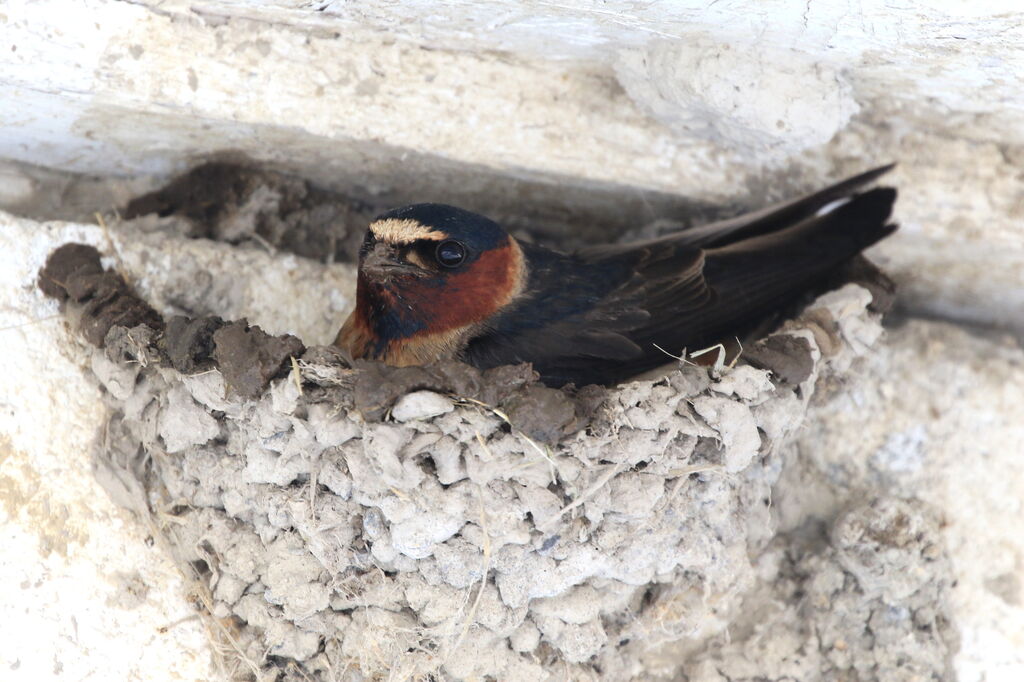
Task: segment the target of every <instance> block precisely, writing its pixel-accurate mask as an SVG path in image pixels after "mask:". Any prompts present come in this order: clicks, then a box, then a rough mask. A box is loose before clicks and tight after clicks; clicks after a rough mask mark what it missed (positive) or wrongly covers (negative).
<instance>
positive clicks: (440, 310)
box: [334, 164, 897, 387]
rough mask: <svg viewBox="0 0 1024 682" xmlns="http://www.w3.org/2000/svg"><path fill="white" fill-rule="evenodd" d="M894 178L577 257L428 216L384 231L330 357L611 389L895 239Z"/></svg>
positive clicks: (747, 326)
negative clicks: (890, 183) (516, 373)
mask: <svg viewBox="0 0 1024 682" xmlns="http://www.w3.org/2000/svg"><path fill="white" fill-rule="evenodd" d="M893 166H894V164H890V165H887V166H882V167H880V168H875V169H874V170H870V171H867V172H865V173H861V174H860V175H857V176H855V177H851V178H849V179H847V180H844V181H842V182H839V183H838V184H834V185H832V186H830V187H827V188H825V189H823V190H820V191H817V192H815V193H812V194H809V195H807V196H803V197H800V198H798V199H795V200H791V201H788V202H784V203H781V204H778V205H775V206H771V207H769V208H766V209H762V210H760V211H756V212H753V213H748V214H746V215H742V216H740V217H738V218H733V219H730V220H725V221H720V222H715V223H711V224H708V225H704V226H701V227H695V228H690V229H683V230H679V231H675V232H671V233H669V234H666V235H664V236H661V237H657V238H653V239H646V240H640V241H635V242H631V243H623V244H618V243H610V244H601V245H592V246H585V247H583V248H581V249H578V250H576V251H573V252H570V253H564V252H560V251H556V250H553V249H549V248H546V247H544V246H540V245H537V244H534V243H530V242H526V241H522V240H519V239H516V238H515V237H513V236H512V235H510V234H509V233H508V232H507V231H506V230H505V229H504V228H503V227H502V226H501V225H499V224H498V223H497V222H495V221H493V220H490V219H489V218H487V217H485V216H482V215H479V214H476V213H473V212H470V211H467V210H464V209H461V208H457V207H455V206H449V205H445V204H437V203H423V204H414V205H410V206H405V207H402V208H397V209H394V210H391V211H388V212H386V213H384V214H382V215H380V216H378V217H377V218H376V219H374V220H373V221H372V222H371V223H370V225H369V228H368V229H367V231H366V235H365V239H364V240H363V242H362V244H361V246H360V249H359V267H358V275H357V283H356V302H355V308H354V310H353V311H352V312H351V314H350V315H349V316H348V318H347V319H346V320H345V322H344V324H343V325H342V327H341V330H340V331H339V333H338V335H337V338H336V340H335V342H334V345H335V346H337V347H339V348H340V349H342V350H343V351H346V352H348V353H349V354H350V355H351V357H352V358H354V359H363V360H377V361H383V362H384V363H386V364H388V365H393V366H397V367H407V366H413V365H429V364H432V363H435V362H438V361H442V360H448V359H454V360H458V361H462V362H465V363H468V364H470V365H473V366H475V367H477V368H480V369H489V368H493V367H497V366H500V365H509V364H520V363H531V364H532V366H533V369H534V371H536V372H537V373H538V375H539V377H540V380H541V381H542V382H543V383H544V384H546V385H548V386H552V387H562V386H566V385H569V384H572V385H574V386H576V387H582V386H586V385H590V384H598V385H604V386H609V385H614V384H617V383H621V382H623V381H625V380H628V379H630V378H632V377H636V376H638V375H640V374H643V373H645V372H647V371H649V370H652V369H655V368H657V367H660V366H663V365H665V364H666V363H667V362H670V361H671V359H670V358H669V357H667V355H666V353H667V352H668V351H667V350H666V349H676V350H677V351H678V349H691V350H694V349H701V348H705V347H710V346H712V345H714V344H717V343H720V342H722V341H723V340H724V339H730V338H732V337H734V336H736V337H737V338H738V337H739V335H741V334H745V333H749V332H751V331H752V330H753V329H755V328H757V326H758V325H759V324H760V323H763V321H764V320H765V319H767V318H769V317H770V316H771V315H772V314H773V313H777V312H778V311H779V310H780V309H784V308H785V307H786V306H790V305H792V304H793V303H795V302H796V301H798V300H799V299H800V297H801V296H803V295H805V294H806V293H807V292H808V291H809V290H810V289H812V288H813V287H814V286H815V285H820V283H821V282H822V280H823V279H825V278H827V277H828V276H829V275H831V274H833V273H835V272H836V271H837V269H838V268H840V267H841V266H842V265H843V264H845V263H846V262H848V261H849V260H851V259H852V258H854V257H855V256H857V255H858V254H860V253H861V251H863V250H864V249H866V248H867V247H869V246H871V245H873V244H875V243H876V242H878V241H880V240H881V239H884V238H885V237H887V236H889V235H890V234H892V233H893V232H894V231H895V230H896V229H897V225H896V224H894V223H892V222H890V216H891V214H892V210H893V204H894V202H895V200H896V189H895V188H892V187H875V188H872V189H863V188H864V186H866V185H868V184H869V183H872V181H874V180H875V179H876V178H878V177H879V176H881V175H883V174H884V173H886V172H887V171H889V170H890V169H891V168H892V167H893Z"/></svg>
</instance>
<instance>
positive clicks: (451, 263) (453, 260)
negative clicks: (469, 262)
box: [435, 239, 466, 268]
mask: <svg viewBox="0 0 1024 682" xmlns="http://www.w3.org/2000/svg"><path fill="white" fill-rule="evenodd" d="M435 256H436V258H437V262H438V263H440V264H441V265H443V266H444V267H446V268H457V267H458V266H460V265H462V261H464V260H466V247H465V246H463V245H462V244H460V243H459V242H457V241H454V240H451V239H449V240H447V241H443V242H441V243H440V244H438V245H437V251H436V252H435Z"/></svg>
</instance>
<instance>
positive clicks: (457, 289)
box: [338, 204, 525, 364]
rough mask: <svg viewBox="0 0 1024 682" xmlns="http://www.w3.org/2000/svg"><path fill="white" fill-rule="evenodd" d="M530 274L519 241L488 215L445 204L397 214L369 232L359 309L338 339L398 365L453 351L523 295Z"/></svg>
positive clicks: (375, 224)
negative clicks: (526, 276)
mask: <svg viewBox="0 0 1024 682" xmlns="http://www.w3.org/2000/svg"><path fill="white" fill-rule="evenodd" d="M524 278H525V270H524V262H523V254H522V251H521V250H520V249H519V246H518V244H517V243H516V241H515V240H514V239H513V238H512V237H510V236H509V234H508V233H507V232H505V230H504V229H502V227H501V226H500V225H498V224H497V223H496V222H494V221H492V220H489V219H488V218H485V217H484V216H481V215H477V214H475V213H471V212H469V211H465V210H463V209H460V208H455V207H454V206H445V205H443V204H416V205H413V206H406V207H405V208H399V209H396V210H393V211H389V212H387V213H385V214H383V215H381V216H379V217H378V218H376V219H375V220H374V221H373V222H372V223H371V224H370V227H369V229H368V230H367V231H366V238H365V239H364V241H363V244H362V247H361V248H360V251H359V280H358V284H357V292H356V298H357V300H356V310H355V311H354V312H353V313H352V315H351V316H350V317H349V319H348V321H347V322H346V323H345V326H344V327H343V328H342V331H341V334H340V335H339V337H338V344H339V345H341V346H343V347H347V348H348V349H349V350H350V352H351V353H352V355H353V356H355V357H371V358H377V359H383V360H386V361H388V362H390V363H391V364H425V363H426V362H430V361H432V360H436V359H439V358H441V357H446V356H450V355H452V354H454V353H457V352H458V351H459V350H460V349H461V347H462V346H463V345H464V344H465V342H466V341H468V339H469V338H471V336H472V335H473V332H474V331H476V330H481V329H484V328H486V325H487V321H488V319H490V318H491V317H492V316H493V315H495V314H496V313H497V312H498V311H500V310H501V309H502V308H504V307H505V306H506V305H508V303H509V302H511V301H512V300H513V299H514V298H515V297H516V295H518V293H519V292H520V291H521V289H522V285H523V281H524Z"/></svg>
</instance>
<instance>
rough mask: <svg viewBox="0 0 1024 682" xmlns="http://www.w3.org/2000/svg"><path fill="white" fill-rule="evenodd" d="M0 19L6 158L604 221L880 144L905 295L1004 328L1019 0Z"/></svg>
mask: <svg viewBox="0 0 1024 682" xmlns="http://www.w3.org/2000/svg"><path fill="white" fill-rule="evenodd" d="M0 21H2V22H3V35H2V38H0V40H3V41H4V45H3V46H0V124H2V125H0V157H8V158H14V159H19V160H23V161H30V162H34V163H38V164H42V165H46V166H51V167H60V168H65V169H68V170H74V171H80V172H89V173H99V174H103V175H112V174H113V175H118V174H120V175H124V174H138V173H156V174H158V175H162V174H166V173H169V172H172V171H179V170H182V169H183V168H185V167H186V166H188V165H190V164H191V163H194V162H195V160H196V159H198V158H202V157H204V156H209V155H215V154H224V153H232V154H235V155H238V154H244V155H247V156H248V157H250V158H252V159H254V160H256V161H260V162H264V163H269V164H272V165H274V166H277V167H280V168H283V169H290V170H293V171H297V172H299V173H300V174H302V175H304V176H306V177H309V178H311V179H314V180H315V181H317V182H319V183H322V184H324V185H327V186H330V187H334V188H341V189H344V190H346V191H350V192H353V191H354V192H355V193H357V194H359V193H362V194H364V195H367V196H374V197H378V198H380V199H381V200H382V201H383V202H384V203H394V204H397V203H408V202H410V201H413V200H425V199H442V200H448V201H451V202H453V203H460V204H465V205H467V206H469V207H475V208H481V209H486V210H488V211H491V212H495V213H497V214H499V215H501V216H502V217H508V216H518V217H519V218H520V219H527V220H530V219H533V220H535V221H539V222H541V223H542V224H543V223H545V222H551V221H552V220H554V216H558V215H563V214H565V213H566V212H571V213H573V214H575V215H580V216H593V219H594V221H595V222H600V223H602V224H603V225H604V228H603V229H604V231H605V233H607V232H608V230H610V229H615V230H622V229H635V228H638V227H640V226H642V225H643V224H644V223H646V222H648V221H650V220H651V219H654V218H665V217H669V218H681V217H684V216H685V215H686V214H687V206H686V204H685V203H683V202H680V201H679V200H678V199H677V200H672V199H671V198H670V197H668V196H667V194H666V193H672V194H676V195H680V196H681V197H685V198H686V199H687V200H688V201H689V202H690V203H691V204H696V205H697V206H701V207H705V208H706V206H707V205H708V204H714V205H721V204H727V205H729V206H730V207H731V208H732V209H738V208H739V207H747V208H752V207H755V206H760V205H763V204H764V203H765V202H766V201H768V200H770V199H778V198H782V197H783V196H789V195H792V194H794V193H796V192H797V191H801V190H806V189H810V188H811V187H814V186H818V185H821V184H822V183H823V182H825V181H826V180H829V179H837V178H838V177H839V176H841V175H844V174H848V173H852V172H855V171H858V170H863V169H865V168H867V167H869V166H871V165H876V164H880V163H884V162H886V161H890V160H897V161H899V162H900V163H901V166H900V168H899V169H898V171H897V172H896V173H895V174H894V175H893V176H892V181H893V182H896V183H897V184H899V186H900V187H901V189H902V191H903V198H902V200H901V202H900V205H899V209H898V214H897V217H898V219H899V220H900V221H901V222H902V223H903V224H904V226H905V230H904V234H903V235H901V236H900V237H898V238H897V239H894V240H891V242H887V243H886V244H885V245H883V246H881V247H880V248H879V254H880V257H883V258H884V259H885V260H886V262H887V264H888V267H889V268H890V269H891V271H892V272H894V273H895V274H896V275H897V276H898V277H899V279H900V280H901V282H906V283H909V284H910V290H912V291H913V295H911V296H909V297H907V298H906V299H905V303H906V305H908V306H910V307H911V309H912V310H914V311H918V312H925V313H929V314H935V313H936V312H940V313H941V314H944V315H951V316H957V317H963V318H964V319H968V320H970V321H979V322H982V323H984V324H997V325H1003V326H1009V327H1011V328H1016V329H1017V330H1018V331H1019V330H1020V329H1021V327H1022V323H1021V322H1019V320H1020V319H1024V309H1022V307H1021V300H1022V298H1024V294H1022V293H1021V290H1022V286H1021V280H1022V278H1021V277H1020V268H1021V263H1022V262H1024V234H1022V230H1021V227H1020V225H1021V217H1022V215H1024V213H1022V205H1024V204H1022V196H1021V190H1020V186H1021V182H1020V174H1021V167H1022V164H1021V159H1022V158H1024V152H1022V146H1024V90H1022V89H1021V88H1020V87H1018V86H1019V74H1020V73H1024V21H1022V13H1021V11H1020V10H1019V8H1017V7H1016V3H1015V2H1010V1H1006V2H1002V1H1000V2H984V3H967V2H960V1H958V0H941V1H940V0H934V1H932V2H926V3H923V2H915V3H909V4H893V3H889V2H883V1H882V0H872V1H870V2H858V3H852V2H806V1H805V0H777V1H774V2H769V3H762V2H751V1H749V0H723V1H721V2H712V3H704V2H701V3H698V2H690V1H687V2H673V3H646V4H645V3H634V2H602V3H596V2H579V1H576V2H574V1H572V0H570V1H568V2H557V3H556V2H524V3H518V2H516V3H511V2H497V1H492V2H485V3H476V2H456V3H446V4H445V6H444V7H443V8H441V9H439V8H438V7H437V6H436V5H435V3H426V2H415V3H385V2H379V3H378V2H372V3H341V2H323V3H316V6H313V5H311V4H310V3H305V2H283V1H282V2H246V1H243V0H237V1H230V0H208V1H205V2H191V1H190V2H186V1H185V0H169V1H162V2H155V1H153V2H146V1H143V2H133V3H126V2H116V1H114V0H84V1H78V0H75V1H73V2H72V1H71V0H48V1H47V2H32V1H28V0H9V2H7V3H5V5H4V7H3V9H2V16H0ZM8 185H9V186H8V187H7V189H5V190H4V192H5V193H9V194H11V195H17V194H18V192H21V191H24V189H25V187H24V181H18V180H14V181H12V182H11V183H8ZM19 187H20V188H21V189H19ZM0 194H3V193H0ZM5 205H8V204H5ZM97 208H108V207H105V206H104V207H97ZM556 222H557V221H556ZM613 226H614V227H613ZM933 253H935V254H936V256H935V257H933V255H932V254H933ZM943 254H955V255H957V256H959V258H956V259H949V258H948V257H946V256H943ZM939 260H942V261H943V262H942V264H941V266H939V267H934V266H935V264H936V262H937V261H939ZM993 289H998V291H1001V292H1005V293H1006V294H1007V295H1006V296H993V295H992V291H993Z"/></svg>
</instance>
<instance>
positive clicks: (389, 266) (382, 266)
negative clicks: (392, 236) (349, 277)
mask: <svg viewBox="0 0 1024 682" xmlns="http://www.w3.org/2000/svg"><path fill="white" fill-rule="evenodd" d="M359 268H360V269H361V270H362V271H363V272H364V273H366V274H367V275H369V276H370V277H373V278H374V279H390V278H392V277H402V276H409V275H416V274H418V271H419V268H417V267H416V266H415V265H411V264H409V263H406V262H405V261H403V260H402V259H401V257H400V256H399V254H398V250H397V249H396V248H395V247H394V246H392V245H390V244H385V243H383V242H377V243H376V244H374V245H373V248H372V249H371V250H370V251H368V252H367V253H366V254H365V255H364V256H363V260H362V262H361V263H360V264H359Z"/></svg>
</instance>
